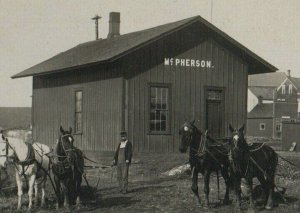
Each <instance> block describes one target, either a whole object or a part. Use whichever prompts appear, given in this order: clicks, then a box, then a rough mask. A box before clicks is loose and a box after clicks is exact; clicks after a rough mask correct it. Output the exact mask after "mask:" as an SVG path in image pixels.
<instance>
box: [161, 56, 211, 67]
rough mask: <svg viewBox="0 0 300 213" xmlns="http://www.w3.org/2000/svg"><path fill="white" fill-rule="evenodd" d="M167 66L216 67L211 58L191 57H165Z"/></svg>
mask: <svg viewBox="0 0 300 213" xmlns="http://www.w3.org/2000/svg"><path fill="white" fill-rule="evenodd" d="M164 64H165V66H178V67H201V68H214V66H213V65H212V63H211V60H200V59H189V58H165V63H164Z"/></svg>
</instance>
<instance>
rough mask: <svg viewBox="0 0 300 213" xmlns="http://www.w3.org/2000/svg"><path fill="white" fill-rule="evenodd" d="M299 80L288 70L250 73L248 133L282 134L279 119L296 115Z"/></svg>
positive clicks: (259, 134) (290, 118) (287, 119)
mask: <svg viewBox="0 0 300 213" xmlns="http://www.w3.org/2000/svg"><path fill="white" fill-rule="evenodd" d="M299 82H300V81H299V79H298V78H293V77H291V75H290V71H287V73H284V72H277V73H266V74H258V75H252V76H250V77H249V81H248V85H249V86H248V108H247V109H248V116H247V127H248V128H247V135H248V136H258V137H272V138H281V134H282V122H283V121H296V120H297V118H298V109H299V107H298V106H299V102H298V99H299V98H298V91H299V89H298V84H299ZM299 88H300V87H299Z"/></svg>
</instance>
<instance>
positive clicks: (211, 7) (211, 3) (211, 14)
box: [210, 0, 214, 23]
mask: <svg viewBox="0 0 300 213" xmlns="http://www.w3.org/2000/svg"><path fill="white" fill-rule="evenodd" d="M213 7H214V0H211V2H210V23H212V20H213Z"/></svg>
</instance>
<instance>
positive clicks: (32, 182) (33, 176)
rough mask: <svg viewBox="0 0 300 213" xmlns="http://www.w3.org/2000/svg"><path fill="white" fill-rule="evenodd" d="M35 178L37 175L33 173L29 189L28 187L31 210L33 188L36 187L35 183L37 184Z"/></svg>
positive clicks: (29, 207)
mask: <svg viewBox="0 0 300 213" xmlns="http://www.w3.org/2000/svg"><path fill="white" fill-rule="evenodd" d="M35 178H36V175H35V174H33V175H31V176H30V178H29V184H28V185H29V189H28V198H29V204H28V210H30V209H31V208H32V195H33V188H34V184H35Z"/></svg>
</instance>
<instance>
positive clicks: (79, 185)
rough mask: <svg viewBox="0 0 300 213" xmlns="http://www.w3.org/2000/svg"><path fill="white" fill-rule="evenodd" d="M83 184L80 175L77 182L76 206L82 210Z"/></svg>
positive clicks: (79, 174)
mask: <svg viewBox="0 0 300 213" xmlns="http://www.w3.org/2000/svg"><path fill="white" fill-rule="evenodd" d="M81 182H82V174H81V173H78V174H77V180H76V194H77V198H76V205H77V208H80V205H81V200H80V195H81Z"/></svg>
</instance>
